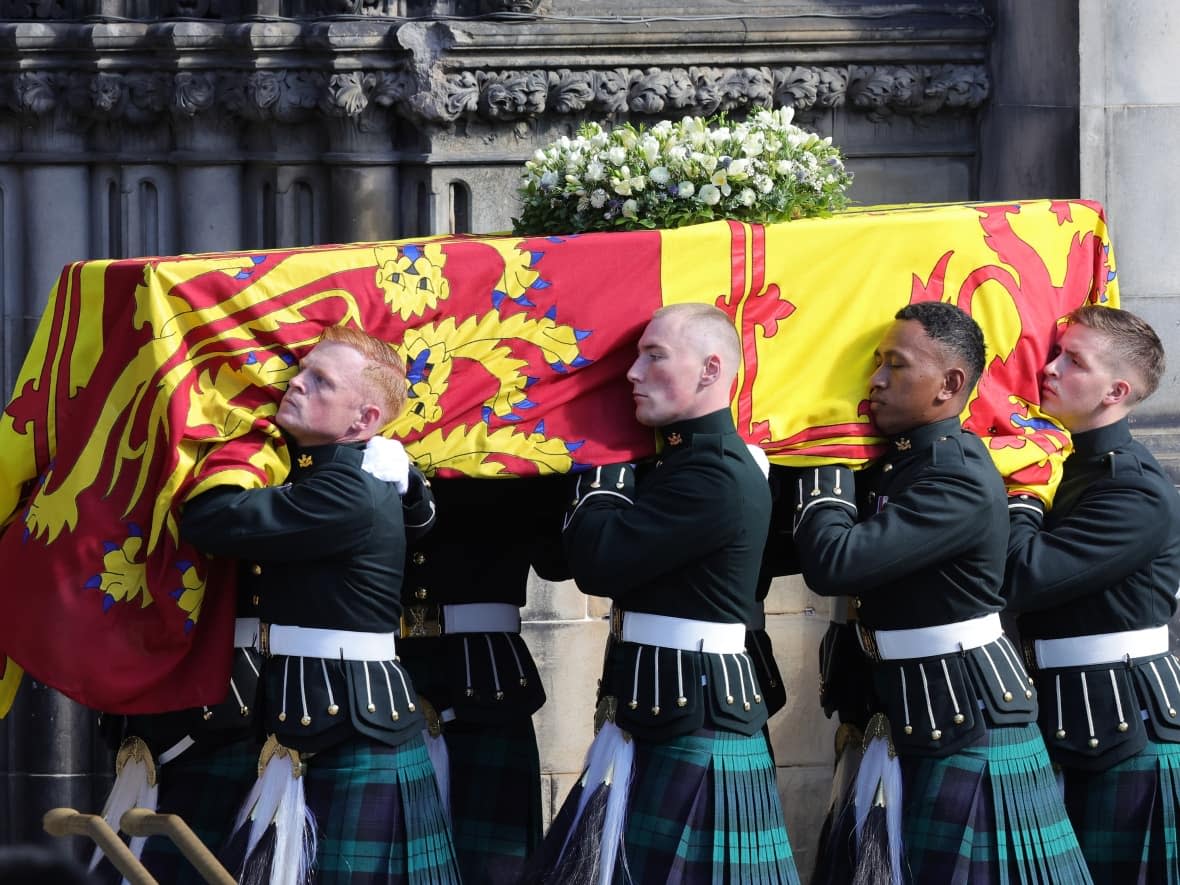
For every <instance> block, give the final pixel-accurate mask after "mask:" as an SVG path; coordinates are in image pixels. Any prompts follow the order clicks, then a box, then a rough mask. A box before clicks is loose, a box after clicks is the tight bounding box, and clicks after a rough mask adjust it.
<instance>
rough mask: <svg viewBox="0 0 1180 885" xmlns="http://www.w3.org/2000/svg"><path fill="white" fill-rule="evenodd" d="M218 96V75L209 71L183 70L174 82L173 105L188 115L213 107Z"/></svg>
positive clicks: (194, 114)
mask: <svg viewBox="0 0 1180 885" xmlns="http://www.w3.org/2000/svg"><path fill="white" fill-rule="evenodd" d="M216 97H217V76H216V75H215V74H212V73H210V72H208V71H181V72H180V73H178V74H177V75H176V80H175V82H174V84H173V92H172V106H173V108H175V109H176V111H177V112H178V113H180V114H183V115H184V116H186V117H195V116H196V115H197V114H199V113H201V112H202V111H207V110H209V109H210V108H211V107H213V102H214V100H215V99H216Z"/></svg>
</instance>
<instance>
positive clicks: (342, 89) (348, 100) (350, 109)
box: [322, 71, 377, 117]
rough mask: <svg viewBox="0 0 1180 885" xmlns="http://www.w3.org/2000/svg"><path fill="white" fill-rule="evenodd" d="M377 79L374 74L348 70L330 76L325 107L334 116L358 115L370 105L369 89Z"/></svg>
mask: <svg viewBox="0 0 1180 885" xmlns="http://www.w3.org/2000/svg"><path fill="white" fill-rule="evenodd" d="M376 82H377V80H376V77H374V76H373V75H372V74H364V73H362V72H361V71H347V72H345V73H339V74H333V75H332V76H331V77H329V78H328V89H327V93H326V94H325V96H324V102H323V105H322V106H323V108H324V110H325V111H326V112H327V113H328V114H330V115H331V116H334V117H356V116H359V115H360V114H361V112H362V111H364V109H365V108H367V107H368V106H369V96H368V94H367V93H368V90H370V89H372V88H373V86H374V85H375V84H376Z"/></svg>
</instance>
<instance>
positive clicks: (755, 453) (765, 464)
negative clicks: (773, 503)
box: [746, 443, 770, 479]
mask: <svg viewBox="0 0 1180 885" xmlns="http://www.w3.org/2000/svg"><path fill="white" fill-rule="evenodd" d="M746 448H747V449H749V450H750V456H751V457H752V458H753V459H754V463H755V464H757V465H758V469H759V470H761V471H762V475H763V476H764V477H765V478H766V479H770V459H769V458H767V457H766V452H764V451H762V449H760V448H759V447H758V446H756V445H754V444H753V443H746Z"/></svg>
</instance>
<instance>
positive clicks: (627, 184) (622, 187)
mask: <svg viewBox="0 0 1180 885" xmlns="http://www.w3.org/2000/svg"><path fill="white" fill-rule="evenodd" d="M610 185H611V189H612V190H613V191H614V192H615V193H616V194H618V195H619V196H620V197H629V196H631V179H629V178H622V179H620V178H612V179H611V183H610Z"/></svg>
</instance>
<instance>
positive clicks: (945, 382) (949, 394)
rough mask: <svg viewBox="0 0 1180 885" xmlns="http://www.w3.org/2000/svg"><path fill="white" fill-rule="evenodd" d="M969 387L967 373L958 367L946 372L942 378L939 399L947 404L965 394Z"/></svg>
mask: <svg viewBox="0 0 1180 885" xmlns="http://www.w3.org/2000/svg"><path fill="white" fill-rule="evenodd" d="M966 386H967V373H966V372H965V371H963V369H961V368H959V367H958V366H953V367H952V368H949V369H947V370H946V372H944V373H943V376H942V389H941V390H939V391H938V399H939V400H941V401H943V402H946V401H947V400H952V399H954V398H955V397H957V396H958V395H959V394H960V393H962V392H963V388H964V387H966Z"/></svg>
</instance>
